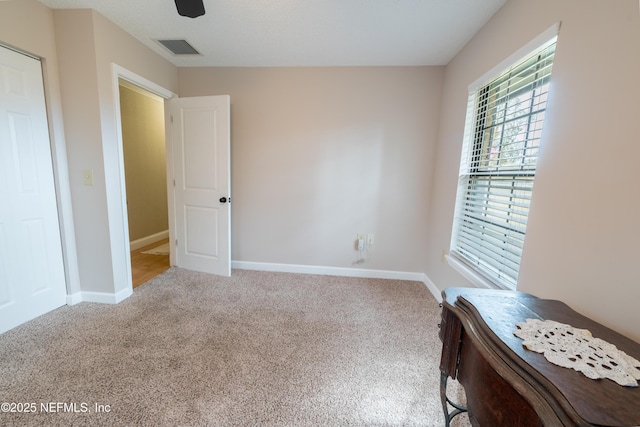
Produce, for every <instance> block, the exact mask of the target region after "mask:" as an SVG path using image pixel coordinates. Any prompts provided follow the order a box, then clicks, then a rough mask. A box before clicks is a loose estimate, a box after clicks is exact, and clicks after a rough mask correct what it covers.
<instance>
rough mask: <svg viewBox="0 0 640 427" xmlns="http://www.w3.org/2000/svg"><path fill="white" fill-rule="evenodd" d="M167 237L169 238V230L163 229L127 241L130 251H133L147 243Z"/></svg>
mask: <svg viewBox="0 0 640 427" xmlns="http://www.w3.org/2000/svg"><path fill="white" fill-rule="evenodd" d="M167 238H169V230H164V231H161V232H159V233H156V234H152V235H151V236H147V237H143V238H142V239H137V240H133V241H131V242H129V246H130V247H131V250H132V251H135V250H136V249H140V248H144V247H145V246H147V245H150V244H152V243H155V242H159V241H160V240H163V239H167Z"/></svg>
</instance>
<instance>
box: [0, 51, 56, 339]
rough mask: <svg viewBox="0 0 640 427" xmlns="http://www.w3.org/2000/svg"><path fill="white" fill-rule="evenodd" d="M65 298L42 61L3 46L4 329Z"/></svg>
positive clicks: (0, 234)
mask: <svg viewBox="0 0 640 427" xmlns="http://www.w3.org/2000/svg"><path fill="white" fill-rule="evenodd" d="M65 300H66V283H65V276H64V266H63V260H62V246H61V240H60V225H59V223H58V210H57V202H56V191H55V183H54V178H53V167H52V157H51V146H50V142H49V128H48V122H47V115H46V106H45V98H44V88H43V83H42V68H41V64H40V61H39V60H37V59H34V58H32V57H30V56H27V55H24V54H22V53H18V52H16V51H13V50H10V49H7V48H4V47H1V46H0V333H2V332H5V331H7V330H9V329H11V328H14V327H15V326H18V325H20V324H22V323H24V322H26V321H28V320H31V319H33V318H35V317H37V316H40V315H42V314H44V313H47V312H48V311H51V310H53V309H55V308H58V307H60V306H62V305H64V304H65Z"/></svg>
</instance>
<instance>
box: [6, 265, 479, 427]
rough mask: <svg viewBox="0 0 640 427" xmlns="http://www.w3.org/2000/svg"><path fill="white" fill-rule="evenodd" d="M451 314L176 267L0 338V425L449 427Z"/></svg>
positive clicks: (346, 281)
mask: <svg viewBox="0 0 640 427" xmlns="http://www.w3.org/2000/svg"><path fill="white" fill-rule="evenodd" d="M439 316H440V309H439V307H438V304H437V302H436V300H435V299H434V298H433V297H432V296H431V294H430V293H429V292H428V290H427V289H426V288H425V286H424V284H422V283H419V282H410V281H395V280H380V279H359V278H344V277H332V276H313V275H302V274H287V273H269V272H255V271H245V270H234V271H233V275H232V277H231V278H221V277H216V276H211V275H207V274H202V273H194V272H190V271H186V270H182V269H178V268H171V269H169V270H168V271H166V272H165V273H164V274H162V275H161V276H158V277H157V278H155V279H153V280H152V281H150V282H148V283H147V284H145V285H144V286H142V287H140V288H137V289H136V290H135V292H134V294H133V295H132V296H131V297H130V298H128V299H127V300H125V301H123V302H121V303H120V304H117V305H102V304H92V303H81V304H77V305H75V306H71V307H66V306H65V307H62V308H60V309H58V310H55V311H53V312H51V313H49V314H46V315H44V316H41V317H39V318H38V319H35V320H34V321H31V322H29V323H27V324H25V325H22V326H20V327H18V328H15V329H13V330H11V331H9V332H7V333H5V334H3V335H0V402H9V403H11V402H13V403H14V404H13V405H11V407H7V406H6V405H5V404H3V405H2V410H3V411H2V412H0V425H3V426H32V425H33V426H36V425H38V426H41V425H42V426H45V425H46V426H91V425H104V426H178V425H180V426H443V425H444V417H443V416H442V413H441V411H442V409H441V405H440V397H439V369H438V362H439V358H440V349H441V343H440V341H439V339H438V327H437V324H438V322H439ZM455 392H456V391H455V390H454V393H455ZM7 408H9V409H14V410H21V411H23V413H15V412H14V413H12V412H5V410H6V409H7ZM25 410H30V411H31V412H29V413H24V411H25ZM458 423H459V424H458ZM466 423H467V420H466V419H464V418H462V417H461V418H460V420H458V421H456V423H454V425H466Z"/></svg>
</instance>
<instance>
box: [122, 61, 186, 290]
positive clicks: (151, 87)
mask: <svg viewBox="0 0 640 427" xmlns="http://www.w3.org/2000/svg"><path fill="white" fill-rule="evenodd" d="M111 69H112V73H111V75H112V82H113V84H112V87H113V99H114V108H115V116H116V117H115V119H116V135H117V150H118V181H119V184H120V206H121V215H122V221H123V224H124V227H122V232H123V233H124V236H120V237H121V238H122V240H121V241H122V242H123V245H122V246H121V247H115V246H112V247H111V255H112V259H114V260H116V259H124V260H125V266H124V268H125V272H126V276H127V287H126V288H125V290H126V291H127V292H128V293H129V294H130V293H131V292H133V282H132V278H131V256H130V253H131V245H130V242H129V213H128V212H127V189H126V182H125V173H124V142H123V140H122V116H121V111H120V87H119V86H120V83H119V81H120V80H121V79H122V80H125V81H127V82H129V83H132V84H134V85H136V86H139V87H141V88H142V89H144V90H146V91H149V92H151V93H153V94H154V95H157V96H159V97H161V98H163V99H164V100H167V99H171V98H176V97H177V96H178V95H177V94H175V93H173V92H172V91H170V90H169V89H166V88H164V87H162V86H160V85H158V84H156V83H154V82H152V81H151V80H148V79H146V78H144V77H142V76H140V75H138V74H136V73H134V72H132V71H130V70H127V69H126V68H124V67H122V66H120V65H118V64H111ZM164 120H165V129H166V123H167V114H166V108H165V119H164ZM165 146H166V164H167V165H166V167H167V205H168V208H169V242H171V241H172V239H175V237H173V236H175V230H174V224H173V223H174V213H173V205H174V197H173V191H171V190H172V189H173V185H172V184H173V152H172V150H171V146H170V141H169V139H167V138H166V137H165ZM109 232H110V233H114V230H110V231H109ZM118 240H120V239H116V240H115V241H118ZM112 241H114V239H112ZM169 247H171V245H169ZM123 253H124V255H125V256H124V257H123V256H121V254H123ZM170 254H171V255H170V260H171V261H170V262H171V265H174V264H175V251H173V250H170Z"/></svg>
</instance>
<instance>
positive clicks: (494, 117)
mask: <svg viewBox="0 0 640 427" xmlns="http://www.w3.org/2000/svg"><path fill="white" fill-rule="evenodd" d="M555 46H556V38H555V37H554V38H553V39H552V40H550V41H549V42H547V43H545V44H544V45H543V46H542V47H540V48H539V49H537V50H536V51H535V52H534V53H533V54H531V55H529V56H527V57H526V58H524V59H522V60H521V61H519V62H517V63H516V64H515V65H513V66H511V67H510V68H509V69H507V70H506V71H504V72H502V73H501V74H499V75H498V76H497V77H495V78H494V79H492V80H491V81H490V82H488V83H485V84H483V85H480V86H479V87H477V89H475V90H471V91H470V94H469V104H468V106H467V123H466V127H465V140H464V143H463V149H462V159H461V162H460V174H459V183H458V198H457V203H456V211H455V218H454V229H453V235H452V242H451V251H450V253H451V256H452V257H453V258H454V259H455V260H456V261H460V262H461V263H462V264H463V265H464V266H465V267H467V268H470V269H471V270H472V271H473V272H474V273H475V274H476V275H480V276H481V277H482V279H484V280H488V281H489V282H490V283H491V284H492V285H494V286H496V287H500V288H507V289H515V287H516V283H517V281H518V272H519V270H520V258H521V255H522V248H523V244H524V237H525V232H526V228H527V217H528V214H529V202H530V200H531V194H532V191H533V182H534V177H535V174H536V162H537V159H538V150H539V147H540V137H541V134H542V124H543V121H544V115H545V109H546V104H547V93H548V89H549V80H550V78H551V68H552V64H553V57H554V54H555Z"/></svg>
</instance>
